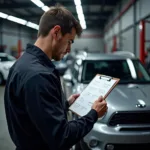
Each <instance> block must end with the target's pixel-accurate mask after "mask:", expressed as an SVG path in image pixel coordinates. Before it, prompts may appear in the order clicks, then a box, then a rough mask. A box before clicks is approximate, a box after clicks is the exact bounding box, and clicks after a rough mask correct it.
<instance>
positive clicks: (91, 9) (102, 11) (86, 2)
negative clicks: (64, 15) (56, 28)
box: [0, 0, 119, 30]
mask: <svg viewBox="0 0 150 150" xmlns="http://www.w3.org/2000/svg"><path fill="white" fill-rule="evenodd" d="M41 1H42V2H43V3H44V4H45V5H47V6H52V5H55V4H56V3H60V4H62V5H64V6H65V7H66V8H67V9H69V10H70V11H71V12H72V13H73V15H74V16H75V17H76V18H77V13H76V8H75V4H74V0H41ZM118 2H119V0H81V3H82V8H83V13H84V16H85V21H86V25H87V28H90V29H91V28H92V29H93V28H98V29H101V30H103V28H104V25H105V24H106V22H107V20H108V18H109V16H110V15H111V14H112V12H113V10H114V8H115V6H116V5H117V3H118ZM0 11H1V12H3V13H7V14H8V15H13V16H16V17H20V18H22V19H26V20H27V21H32V22H33V23H36V24H38V22H39V19H40V17H41V15H42V14H43V12H44V11H43V10H42V9H41V8H39V7H37V6H36V5H35V4H34V3H32V2H31V1H30V0H0ZM77 19H78V18H77Z"/></svg>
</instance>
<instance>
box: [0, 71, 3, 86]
mask: <svg viewBox="0 0 150 150" xmlns="http://www.w3.org/2000/svg"><path fill="white" fill-rule="evenodd" d="M3 83H4V78H3V75H2V73H0V85H3Z"/></svg>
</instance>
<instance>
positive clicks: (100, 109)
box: [92, 96, 108, 118]
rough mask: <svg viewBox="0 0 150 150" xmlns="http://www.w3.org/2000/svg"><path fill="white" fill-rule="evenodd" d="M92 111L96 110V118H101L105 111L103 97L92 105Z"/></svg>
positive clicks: (105, 105)
mask: <svg viewBox="0 0 150 150" xmlns="http://www.w3.org/2000/svg"><path fill="white" fill-rule="evenodd" d="M92 109H94V110H96V112H97V114H98V118H100V117H102V116H103V115H104V114H105V113H106V111H107V109H108V108H107V103H106V101H105V100H104V99H103V97H102V96H101V97H99V98H98V99H97V100H96V101H95V102H94V104H93V106H92Z"/></svg>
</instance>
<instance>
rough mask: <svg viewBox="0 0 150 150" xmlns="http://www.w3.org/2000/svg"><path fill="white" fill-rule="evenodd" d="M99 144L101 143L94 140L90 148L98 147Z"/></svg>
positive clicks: (90, 143)
mask: <svg viewBox="0 0 150 150" xmlns="http://www.w3.org/2000/svg"><path fill="white" fill-rule="evenodd" d="M98 144H99V141H98V140H96V139H92V140H91V141H90V142H89V146H90V147H92V148H94V147H96V146H98Z"/></svg>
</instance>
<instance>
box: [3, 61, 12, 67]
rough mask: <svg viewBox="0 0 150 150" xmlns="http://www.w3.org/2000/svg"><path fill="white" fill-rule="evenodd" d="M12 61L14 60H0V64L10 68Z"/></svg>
mask: <svg viewBox="0 0 150 150" xmlns="http://www.w3.org/2000/svg"><path fill="white" fill-rule="evenodd" d="M14 63H15V61H6V62H1V63H0V64H1V65H3V66H4V67H6V68H10V67H11V66H12V65H13V64H14Z"/></svg>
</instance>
